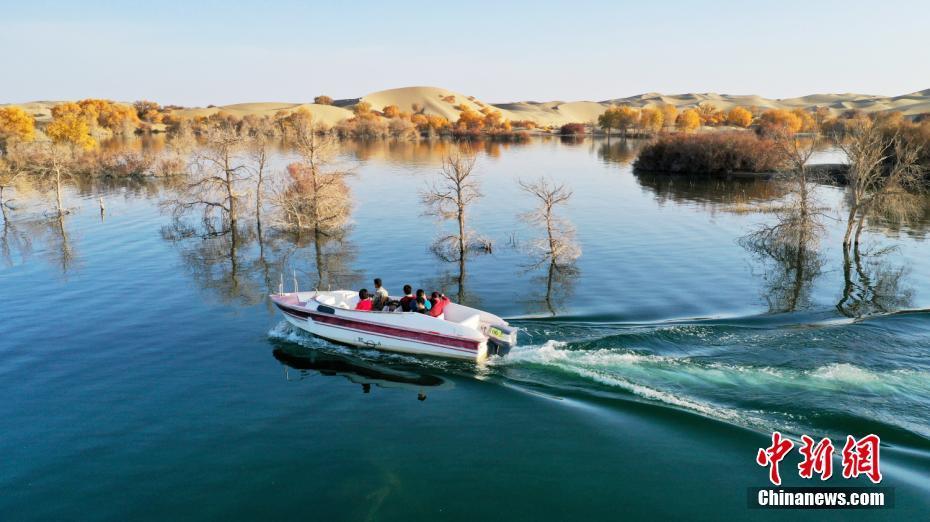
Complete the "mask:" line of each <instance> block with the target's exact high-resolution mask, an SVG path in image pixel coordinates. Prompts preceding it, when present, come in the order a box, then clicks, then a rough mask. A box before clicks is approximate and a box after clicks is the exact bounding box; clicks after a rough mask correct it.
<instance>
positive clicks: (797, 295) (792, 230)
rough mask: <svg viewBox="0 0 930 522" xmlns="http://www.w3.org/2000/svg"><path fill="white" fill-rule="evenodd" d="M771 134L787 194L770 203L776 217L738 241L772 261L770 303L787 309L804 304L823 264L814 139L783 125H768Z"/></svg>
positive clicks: (780, 309)
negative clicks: (812, 162)
mask: <svg viewBox="0 0 930 522" xmlns="http://www.w3.org/2000/svg"><path fill="white" fill-rule="evenodd" d="M770 136H771V137H772V139H773V140H774V141H775V143H776V147H777V149H778V150H779V152H780V155H781V157H782V158H781V159H782V164H783V165H785V168H784V170H782V171H781V172H779V173H778V175H777V176H776V181H777V182H778V183H779V184H780V185H782V187H783V189H784V194H785V196H784V198H783V201H782V203H781V204H780V205H779V206H777V207H775V208H773V209H771V210H772V211H774V213H775V215H776V219H775V222H774V223H773V224H765V225H762V226H760V227H759V228H758V229H757V230H755V231H753V232H752V233H750V234H748V235H747V236H744V237H743V238H741V240H740V243H741V244H742V246H743V247H744V248H746V249H747V250H749V251H750V252H752V253H754V254H756V255H758V256H759V257H760V258H761V259H762V260H763V261H765V262H767V263H768V262H771V263H773V266H772V269H771V270H770V271H769V273H768V274H767V275H766V280H767V281H768V285H767V289H766V292H765V297H766V299H767V300H768V302H769V309H770V310H771V311H773V312H790V311H794V310H797V309H798V308H800V307H802V306H805V305H806V303H807V301H808V298H809V295H810V288H811V284H812V282H813V280H814V279H815V278H816V277H817V276H818V275H820V273H821V270H822V267H823V259H822V257H821V255H820V253H819V252H818V248H817V247H818V244H819V240H820V236H821V235H822V233H823V228H824V227H823V221H822V219H823V217H824V213H823V210H824V209H823V208H821V207H820V206H819V203H818V201H817V199H816V185H815V181H816V179H815V178H816V176H815V175H814V174H813V173H811V171H810V169H809V166H808V163H809V161H810V158H811V156H812V155H813V153H814V151H815V150H816V147H817V145H818V142H817V138H816V136H810V137H806V138H803V139H802V138H800V137H798V136H797V135H796V134H794V133H792V132H790V131H789V130H788V129H787V128H784V127H780V128H774V129H771V130H770Z"/></svg>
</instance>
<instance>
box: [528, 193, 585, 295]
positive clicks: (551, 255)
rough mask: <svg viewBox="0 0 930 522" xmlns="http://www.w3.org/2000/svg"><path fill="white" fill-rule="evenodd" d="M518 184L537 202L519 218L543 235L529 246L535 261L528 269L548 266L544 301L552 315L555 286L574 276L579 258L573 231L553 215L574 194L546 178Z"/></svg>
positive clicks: (566, 223) (578, 249) (567, 224)
mask: <svg viewBox="0 0 930 522" xmlns="http://www.w3.org/2000/svg"><path fill="white" fill-rule="evenodd" d="M519 183H520V187H521V188H522V189H523V190H524V191H525V192H527V193H529V194H531V195H532V196H534V197H535V198H536V200H537V202H538V206H537V207H536V208H535V209H534V210H533V211H531V212H528V213H526V214H524V215H523V216H522V217H523V218H524V219H526V220H527V221H528V222H529V223H532V224H534V225H537V226H539V227H540V228H542V229H544V230H545V235H544V236H543V237H542V238H540V239H538V240H536V241H534V242H533V243H532V244H531V250H532V252H531V254H532V255H533V256H534V257H535V258H536V261H535V263H534V264H533V265H532V267H531V268H530V269H531V270H532V269H536V268H539V267H541V266H546V267H547V275H546V295H545V302H546V306H547V308H548V309H549V310H550V312H552V313H555V312H554V306H553V298H552V292H553V288H554V287H555V285H556V284H558V283H564V282H566V281H568V280H570V279H571V278H572V277H574V276H575V275H577V268H576V267H575V260H577V259H578V257H579V256H580V255H581V248H580V247H579V246H578V244H577V243H576V242H575V230H574V228H573V227H572V226H571V224H570V223H568V222H567V221H565V220H564V219H562V218H560V217H558V216H556V215H555V209H556V207H558V206H560V205H564V204H566V203H567V202H568V200H569V199H571V197H572V194H573V193H572V191H571V190H570V189H569V188H568V187H566V186H565V185H564V184H555V183H552V182H550V181H547V180H546V179H545V178H542V179H539V180H537V181H533V182H526V181H520V182H519Z"/></svg>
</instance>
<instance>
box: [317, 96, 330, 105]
mask: <svg viewBox="0 0 930 522" xmlns="http://www.w3.org/2000/svg"><path fill="white" fill-rule="evenodd" d="M313 103H316V104H317V105H332V104H333V99H332V98H330V97H329V96H326V95H325V94H321V95H319V96H317V97H316V98H313Z"/></svg>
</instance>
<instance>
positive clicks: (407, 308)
mask: <svg viewBox="0 0 930 522" xmlns="http://www.w3.org/2000/svg"><path fill="white" fill-rule="evenodd" d="M416 300H417V298H416V296H414V295H413V287H412V286H410V285H404V296H403V297H401V298H400V309H401V310H402V311H404V312H413V311H414V310H413V308H414V307H413V306H411V303H412V302H414V301H416Z"/></svg>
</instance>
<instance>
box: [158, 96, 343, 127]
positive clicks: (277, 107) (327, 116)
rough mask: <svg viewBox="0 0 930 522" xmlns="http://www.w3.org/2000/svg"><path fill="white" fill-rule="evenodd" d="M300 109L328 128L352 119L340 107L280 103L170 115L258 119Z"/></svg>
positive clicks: (228, 107) (264, 103)
mask: <svg viewBox="0 0 930 522" xmlns="http://www.w3.org/2000/svg"><path fill="white" fill-rule="evenodd" d="M300 108H305V109H308V110H309V111H310V113H311V114H313V121H315V122H319V123H323V124H325V125H330V126H332V125H335V124H337V123H339V122H340V121H342V120H345V119H348V118H351V117H352V111H350V110H349V109H345V108H342V107H334V106H332V105H319V104H316V103H280V102H256V103H236V104H233V105H223V106H221V107H210V108H205V109H182V110H175V111H172V114H174V115H176V116H179V117H182V118H193V117H196V116H210V115H211V114H215V113H217V112H220V111H222V112H226V113H229V114H232V115H233V116H237V117H240V118H241V117H243V116H245V115H247V114H253V115H255V116H259V117H260V116H274V115H275V113H277V112H278V111H287V112H293V111H296V110H297V109H300Z"/></svg>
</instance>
